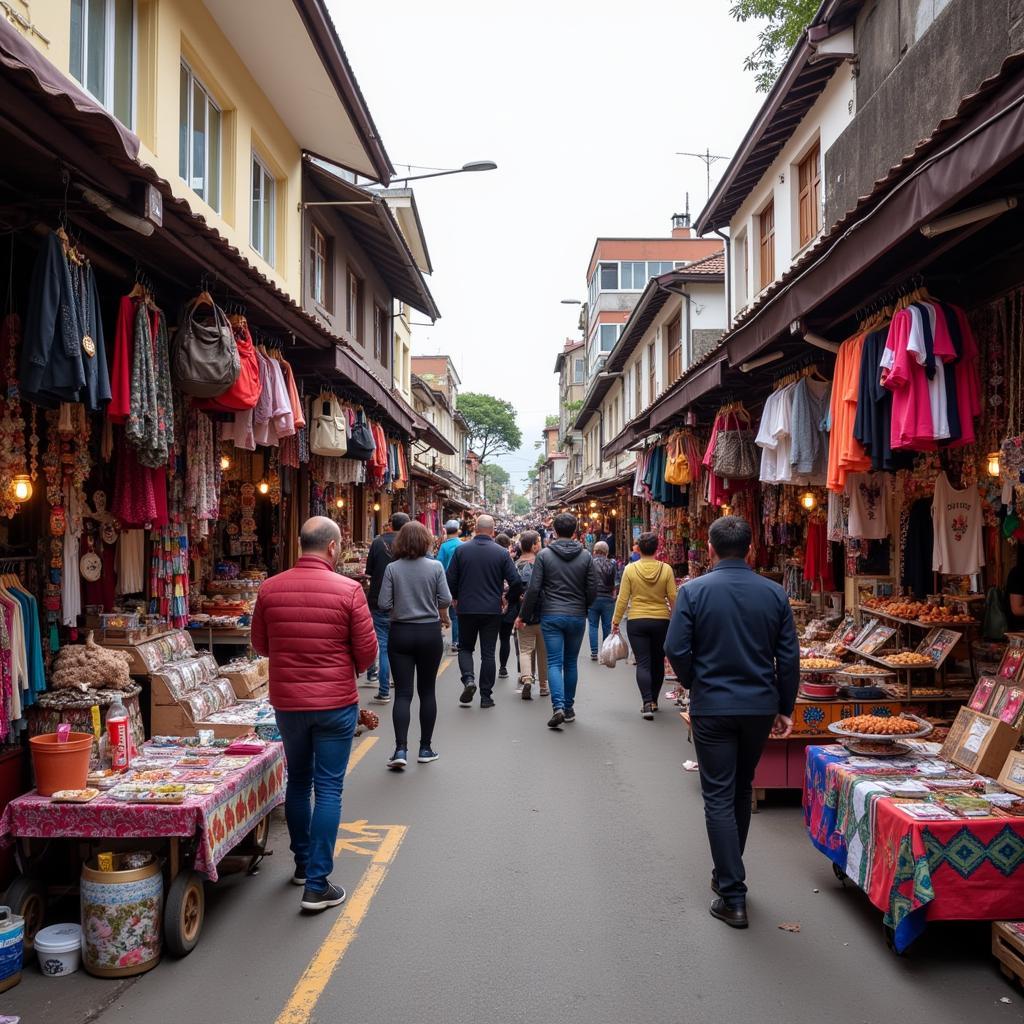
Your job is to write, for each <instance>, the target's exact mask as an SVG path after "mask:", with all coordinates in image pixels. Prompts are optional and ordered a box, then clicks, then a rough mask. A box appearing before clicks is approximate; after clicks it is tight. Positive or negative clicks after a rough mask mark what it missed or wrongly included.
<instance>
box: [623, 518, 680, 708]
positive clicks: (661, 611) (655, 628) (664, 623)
mask: <svg viewBox="0 0 1024 1024" xmlns="http://www.w3.org/2000/svg"><path fill="white" fill-rule="evenodd" d="M637 545H638V547H639V550H640V560H639V561H638V562H631V563H630V564H629V565H627V566H626V570H625V572H623V574H622V584H621V585H620V587H619V600H618V602H617V603H616V605H615V613H614V615H613V616H612V628H613V629H614V630H615V632H616V633H617V632H618V631H619V625H620V624H621V622H622V620H623V618H625V617H626V615H627V614H628V615H629V618H628V620H627V622H626V637H627V639H628V640H629V646H630V647H632V648H633V654H634V655H635V656H636V685H637V686H638V687H639V689H640V699H641V700H642V701H643V706H642V707H641V709H640V714H641V715H642V716H643V717H644V718H646V719H647V720H648V721H650V720H651V719H653V718H654V712H655V711H657V710H658V695H659V694H660V693H661V687H662V684H663V683H664V682H665V634H666V633H667V632H668V623H669V616H670V615H671V613H672V603H673V602H674V601H675V599H676V577H675V574H674V573H673V572H672V567H671V566H670V565H667V564H666V563H665V562H659V561H658V560H657V559H656V558H655V557H654V553H655V551H657V550H658V536H657V534H654V533H642V534H640V539H639V540H638V541H637Z"/></svg>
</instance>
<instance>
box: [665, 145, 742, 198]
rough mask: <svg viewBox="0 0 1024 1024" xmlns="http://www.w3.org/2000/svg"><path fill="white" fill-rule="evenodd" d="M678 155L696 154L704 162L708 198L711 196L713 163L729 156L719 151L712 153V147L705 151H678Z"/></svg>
mask: <svg viewBox="0 0 1024 1024" xmlns="http://www.w3.org/2000/svg"><path fill="white" fill-rule="evenodd" d="M676 156H694V157H696V158H697V159H698V160H700V161H702V162H703V164H704V168H705V171H706V172H707V185H708V194H707V198H708V199H710V198H711V165H712V164H714V163H718V161H719V160H728V159H730V158H729V157H727V156H721V155H719V154H717V153H712V152H711V150H710V149H706V150H704V152H703V153H676Z"/></svg>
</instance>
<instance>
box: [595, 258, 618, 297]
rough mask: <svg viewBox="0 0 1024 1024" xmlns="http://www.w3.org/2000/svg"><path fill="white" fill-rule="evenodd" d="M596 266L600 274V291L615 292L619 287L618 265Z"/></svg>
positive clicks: (603, 264)
mask: <svg viewBox="0 0 1024 1024" xmlns="http://www.w3.org/2000/svg"><path fill="white" fill-rule="evenodd" d="M597 266H598V271H599V272H600V274H601V291H615V290H616V289H617V288H618V287H619V265H618V263H599V264H598V265H597Z"/></svg>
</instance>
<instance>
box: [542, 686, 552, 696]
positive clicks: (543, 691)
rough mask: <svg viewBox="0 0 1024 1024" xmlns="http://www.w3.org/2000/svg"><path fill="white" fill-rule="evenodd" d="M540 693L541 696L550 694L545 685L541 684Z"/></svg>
mask: <svg viewBox="0 0 1024 1024" xmlns="http://www.w3.org/2000/svg"><path fill="white" fill-rule="evenodd" d="M540 695H541V696H542V697H550V696H551V691H550V690H549V689H548V688H547V687H546V686H542V687H541V688H540Z"/></svg>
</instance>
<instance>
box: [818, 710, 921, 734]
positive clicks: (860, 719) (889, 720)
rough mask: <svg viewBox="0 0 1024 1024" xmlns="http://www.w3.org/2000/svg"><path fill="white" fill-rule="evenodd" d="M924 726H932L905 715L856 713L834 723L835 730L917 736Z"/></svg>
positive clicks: (850, 732) (840, 731) (852, 732)
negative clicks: (884, 715)
mask: <svg viewBox="0 0 1024 1024" xmlns="http://www.w3.org/2000/svg"><path fill="white" fill-rule="evenodd" d="M922 728H924V729H926V730H928V731H930V729H931V726H929V725H928V723H927V722H924V723H922V722H921V721H919V720H918V719H916V718H908V717H905V716H903V715H898V716H897V715H890V716H886V717H883V716H882V715H855V716H853V717H852V718H844V719H843V720H842V721H840V722H834V723H833V725H832V729H833V731H834V732H839V733H844V732H845V733H849V734H851V735H853V734H862V735H865V736H916V735H919V734H920V733H921V730H922Z"/></svg>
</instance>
